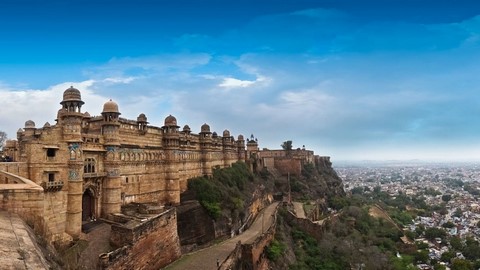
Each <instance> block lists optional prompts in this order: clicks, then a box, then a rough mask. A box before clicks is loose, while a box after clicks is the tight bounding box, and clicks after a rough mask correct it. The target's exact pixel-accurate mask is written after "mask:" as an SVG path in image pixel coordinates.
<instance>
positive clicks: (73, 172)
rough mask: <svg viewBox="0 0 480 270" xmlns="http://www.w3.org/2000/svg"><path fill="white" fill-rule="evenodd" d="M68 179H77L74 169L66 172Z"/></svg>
mask: <svg viewBox="0 0 480 270" xmlns="http://www.w3.org/2000/svg"><path fill="white" fill-rule="evenodd" d="M68 180H78V172H77V171H76V170H70V171H69V172H68Z"/></svg>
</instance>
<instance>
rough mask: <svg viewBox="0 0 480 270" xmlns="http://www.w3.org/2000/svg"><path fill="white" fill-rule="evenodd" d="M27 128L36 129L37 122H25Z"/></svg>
mask: <svg viewBox="0 0 480 270" xmlns="http://www.w3.org/2000/svg"><path fill="white" fill-rule="evenodd" d="M25 128H35V122H33V121H32V120H28V121H27V122H25Z"/></svg>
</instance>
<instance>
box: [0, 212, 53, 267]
mask: <svg viewBox="0 0 480 270" xmlns="http://www.w3.org/2000/svg"><path fill="white" fill-rule="evenodd" d="M34 235H35V234H34V233H33V231H32V230H31V229H30V228H29V227H28V226H27V225H26V224H25V223H24V222H23V220H22V219H21V218H20V217H19V216H18V215H16V214H11V213H8V212H5V211H0V268H1V269H16V270H21V269H49V268H50V267H49V266H48V263H47V261H46V260H45V258H44V257H43V254H42V252H41V250H40V248H39V247H38V246H37V245H36V239H35V238H34V237H35V236H34Z"/></svg>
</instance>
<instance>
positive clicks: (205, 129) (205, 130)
mask: <svg viewBox="0 0 480 270" xmlns="http://www.w3.org/2000/svg"><path fill="white" fill-rule="evenodd" d="M200 133H208V134H210V133H211V132H210V126H209V125H207V123H205V124H203V125H202V127H201V128H200Z"/></svg>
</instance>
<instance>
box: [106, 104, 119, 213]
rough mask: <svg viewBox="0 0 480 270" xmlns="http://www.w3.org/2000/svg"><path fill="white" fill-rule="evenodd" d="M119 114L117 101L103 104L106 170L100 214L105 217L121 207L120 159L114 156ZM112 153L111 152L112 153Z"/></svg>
mask: <svg viewBox="0 0 480 270" xmlns="http://www.w3.org/2000/svg"><path fill="white" fill-rule="evenodd" d="M119 116H120V111H119V110H118V105H117V103H115V102H113V101H112V100H110V101H107V102H106V103H105V104H104V105H103V111H102V117H103V122H102V135H103V140H104V146H105V150H106V151H107V154H106V157H105V160H104V169H105V171H106V172H107V177H105V179H104V182H103V202H102V216H103V217H105V218H107V217H108V216H109V215H110V214H112V213H119V212H120V207H121V192H122V187H121V184H122V182H121V181H122V178H121V176H120V160H117V159H116V158H115V157H116V155H115V152H116V151H117V150H118V147H119V146H120V139H119V128H120V123H119ZM112 153H113V154H112Z"/></svg>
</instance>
